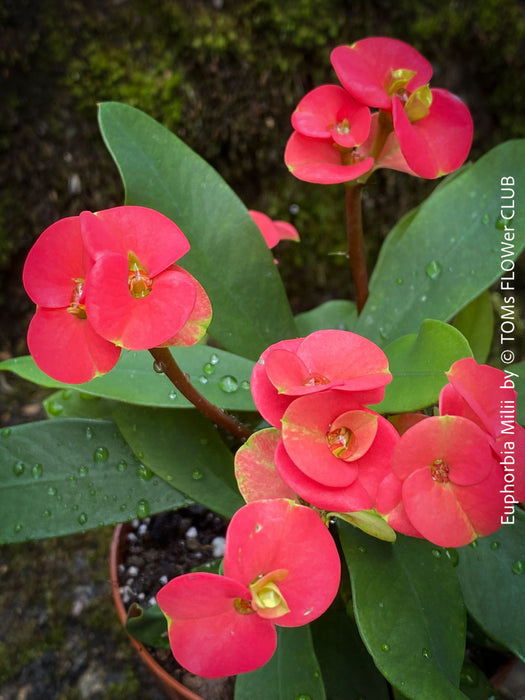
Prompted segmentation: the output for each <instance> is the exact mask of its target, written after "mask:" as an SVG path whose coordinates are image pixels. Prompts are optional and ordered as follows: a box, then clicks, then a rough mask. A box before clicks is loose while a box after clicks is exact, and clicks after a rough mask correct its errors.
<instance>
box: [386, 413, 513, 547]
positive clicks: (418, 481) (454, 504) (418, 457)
mask: <svg viewBox="0 0 525 700" xmlns="http://www.w3.org/2000/svg"><path fill="white" fill-rule="evenodd" d="M392 471H393V473H394V475H395V476H396V477H397V478H398V479H400V480H401V481H402V486H401V493H402V501H403V506H404V509H405V511H406V515H407V516H408V519H409V521H410V523H411V524H412V525H413V527H414V528H415V529H416V530H417V531H418V532H419V533H420V534H421V535H422V536H423V537H425V538H426V539H427V540H430V541H431V542H433V543H435V544H437V545H440V546H442V547H460V546H462V545H465V544H468V543H469V542H471V541H472V540H474V539H475V538H476V537H478V536H480V535H488V534H490V533H492V532H494V531H495V530H497V529H498V528H499V527H500V525H501V516H502V514H503V511H504V508H503V496H502V489H503V487H504V480H503V469H502V467H501V465H500V464H499V463H498V461H497V460H496V458H495V456H494V454H493V452H492V450H491V447H490V442H489V438H488V436H487V435H486V433H484V432H483V431H482V430H481V428H479V427H478V426H477V425H475V423H473V422H472V421H470V420H468V419H467V418H463V417H460V416H434V417H430V418H427V419H425V420H423V421H420V422H418V423H416V424H415V425H413V426H412V427H411V428H409V429H408V430H407V431H406V432H405V433H403V435H402V436H401V438H400V439H399V441H398V443H397V445H396V446H395V448H394V451H393V454H392ZM389 486H390V487H391V488H392V492H395V490H396V489H395V486H394V484H392V483H390V484H389ZM383 488H384V485H383V486H382V488H381V489H380V490H382V489H383ZM383 498H384V494H382V498H381V499H380V500H381V501H382V503H381V504H380V505H381V506H384V505H385V501H384V500H383ZM394 501H395V499H394ZM392 505H395V503H394V504H392ZM382 510H383V508H382V507H380V511H382ZM387 521H388V522H389V524H390V525H392V526H393V527H395V522H394V520H393V519H391V518H388V517H387Z"/></svg>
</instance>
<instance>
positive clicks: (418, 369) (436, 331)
mask: <svg viewBox="0 0 525 700" xmlns="http://www.w3.org/2000/svg"><path fill="white" fill-rule="evenodd" d="M385 353H386V355H387V357H388V365H389V368H390V371H391V372H392V377H393V379H392V382H391V383H390V384H387V386H386V389H385V398H384V399H383V401H381V403H379V404H376V405H375V406H374V409H375V410H377V411H380V412H382V413H402V412H404V411H416V410H418V409H420V408H425V407H426V406H430V405H431V404H433V403H435V402H436V401H437V399H438V397H439V392H440V391H441V389H442V388H443V387H444V386H445V384H446V383H447V377H446V375H445V372H446V371H447V370H448V369H450V367H451V365H452V364H453V363H454V362H455V361H456V360H459V359H461V358H463V357H471V355H472V352H471V350H470V347H469V344H468V343H467V341H466V340H465V338H464V337H463V336H462V335H461V333H460V332H459V331H458V330H456V329H455V328H454V327H453V326H450V325H449V324H447V323H443V322H442V321H433V320H431V319H428V320H426V321H423V323H422V324H421V328H420V329H419V333H418V334H417V335H416V334H410V335H405V336H402V337H401V338H398V339H397V340H394V342H393V343H390V345H387V347H386V348H385Z"/></svg>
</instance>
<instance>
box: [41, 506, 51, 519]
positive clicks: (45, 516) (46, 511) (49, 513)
mask: <svg viewBox="0 0 525 700" xmlns="http://www.w3.org/2000/svg"><path fill="white" fill-rule="evenodd" d="M42 517H43V518H50V517H51V511H50V510H49V508H46V509H45V510H44V511H43V512H42Z"/></svg>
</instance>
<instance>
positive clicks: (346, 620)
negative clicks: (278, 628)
mask: <svg viewBox="0 0 525 700" xmlns="http://www.w3.org/2000/svg"><path fill="white" fill-rule="evenodd" d="M311 628H312V634H313V640H314V648H315V652H316V654H317V658H318V660H319V663H320V664H321V672H322V675H323V680H324V683H325V687H326V695H327V697H328V698H330V700H361V699H362V698H373V700H389V697H390V695H389V692H388V685H387V683H386V681H385V679H384V678H383V676H382V675H381V674H380V673H379V671H378V670H377V668H376V666H375V664H374V662H373V661H372V657H371V656H370V654H369V653H368V651H367V650H366V647H365V646H364V644H363V642H362V640H361V637H360V636H359V632H358V630H357V627H356V624H355V621H354V620H353V618H352V617H350V616H349V615H347V614H346V611H345V609H344V607H343V605H342V603H341V602H340V600H339V599H336V602H335V603H334V605H332V607H331V608H329V609H328V610H327V611H326V612H325V613H324V614H323V615H321V617H319V618H318V619H317V620H315V621H314V622H313V623H312V624H311Z"/></svg>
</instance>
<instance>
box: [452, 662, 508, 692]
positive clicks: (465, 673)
mask: <svg viewBox="0 0 525 700" xmlns="http://www.w3.org/2000/svg"><path fill="white" fill-rule="evenodd" d="M459 687H460V689H461V691H462V692H463V693H465V695H466V696H467V697H468V698H470V700H502V697H501V695H500V694H499V693H498V692H496V690H495V689H494V686H493V685H492V683H491V682H490V681H489V680H488V678H487V677H486V676H485V674H484V673H483V671H482V670H481V669H479V668H478V667H477V666H476V665H475V664H473V663H471V662H470V661H465V663H464V664H463V668H462V669H461V683H460V684H459Z"/></svg>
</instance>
